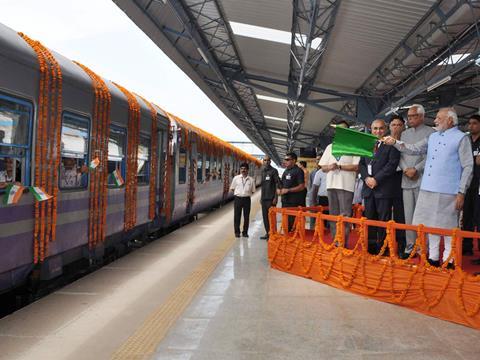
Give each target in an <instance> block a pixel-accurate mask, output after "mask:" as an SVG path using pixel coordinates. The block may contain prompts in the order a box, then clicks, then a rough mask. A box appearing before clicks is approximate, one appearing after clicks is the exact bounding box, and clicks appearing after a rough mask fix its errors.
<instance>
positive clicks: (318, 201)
mask: <svg viewBox="0 0 480 360" xmlns="http://www.w3.org/2000/svg"><path fill="white" fill-rule="evenodd" d="M317 166H318V168H319V169H318V170H317V171H316V172H315V177H314V178H313V181H312V194H311V199H312V206H324V207H328V194H327V173H325V172H323V171H322V168H321V167H320V165H317ZM323 213H324V214H328V210H324V211H323ZM327 224H328V223H327ZM310 228H311V229H314V228H315V218H310Z"/></svg>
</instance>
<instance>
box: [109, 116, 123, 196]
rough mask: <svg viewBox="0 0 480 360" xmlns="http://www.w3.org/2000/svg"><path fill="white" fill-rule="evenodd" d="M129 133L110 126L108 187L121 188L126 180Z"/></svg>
mask: <svg viewBox="0 0 480 360" xmlns="http://www.w3.org/2000/svg"><path fill="white" fill-rule="evenodd" d="M126 140H127V132H126V130H125V129H123V128H120V127H117V126H114V125H112V126H110V136H109V138H108V174H109V175H108V185H109V186H112V187H120V186H122V185H123V184H124V179H125V170H126V169H125V144H126V142H127V141H126Z"/></svg>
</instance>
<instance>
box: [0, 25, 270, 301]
mask: <svg viewBox="0 0 480 360" xmlns="http://www.w3.org/2000/svg"><path fill="white" fill-rule="evenodd" d="M244 161H247V162H248V163H250V167H251V169H252V170H251V175H253V176H254V177H255V179H256V182H257V185H258V184H259V183H260V181H261V175H260V162H259V161H258V160H257V159H255V158H254V157H252V156H250V155H249V154H247V153H245V152H243V151H241V150H239V149H236V148H235V147H233V146H232V145H230V144H228V143H226V142H224V141H222V140H220V139H218V138H217V137H215V136H213V135H211V134H209V133H207V132H205V131H203V130H201V129H199V128H197V127H195V126H193V125H191V124H189V123H187V122H186V121H184V120H182V119H180V118H178V117H176V116H175V115H173V114H170V113H168V112H166V111H164V110H162V109H161V108H159V107H158V106H156V105H155V104H152V103H150V102H149V101H148V100H146V99H144V98H142V97H141V96H139V95H136V94H134V93H132V92H130V91H129V90H127V89H125V88H124V87H122V86H121V85H119V84H116V83H114V82H111V81H108V80H105V79H103V78H102V77H100V76H99V75H97V74H95V73H94V72H93V71H92V70H90V69H89V68H87V67H86V66H84V65H82V64H79V63H75V62H72V61H70V60H68V59H66V58H65V57H63V56H61V55H60V54H57V53H55V52H53V51H50V50H48V49H47V48H45V47H44V46H43V45H42V44H40V43H39V42H36V41H34V40H32V39H30V38H29V37H28V36H26V35H24V34H18V33H16V32H14V31H13V30H11V29H9V28H7V27H5V26H3V25H1V24H0V197H1V198H3V199H4V200H5V201H4V202H2V204H1V205H0V249H1V251H0V293H2V292H6V291H9V290H11V289H13V288H17V287H19V286H22V285H24V284H26V283H27V282H28V283H32V282H33V283H38V282H40V281H48V280H51V279H54V278H56V277H58V276H60V275H62V274H63V272H64V271H65V269H66V268H67V267H68V266H71V265H72V264H76V263H78V262H88V263H89V264H98V263H99V264H101V263H102V261H103V260H104V259H105V257H106V256H107V254H112V253H118V252H122V251H125V249H128V245H129V244H131V242H132V240H135V239H137V240H138V239H144V238H146V237H147V236H148V235H149V234H152V233H155V232H157V231H159V230H161V229H165V228H168V227H171V226H172V225H174V224H181V223H183V222H185V221H187V220H189V219H192V218H193V217H194V216H195V215H196V214H198V213H199V212H202V211H205V210H207V209H210V208H213V207H215V206H218V205H221V204H223V203H224V202H225V201H227V200H229V199H230V198H231V197H232V195H231V193H229V191H228V189H229V185H230V181H231V179H232V178H233V176H234V175H235V174H236V173H237V172H238V169H239V164H240V163H241V162H244ZM14 185H15V186H14ZM12 189H17V191H18V193H17V195H16V196H10V197H9V196H8V195H9V192H12ZM19 195H21V196H19Z"/></svg>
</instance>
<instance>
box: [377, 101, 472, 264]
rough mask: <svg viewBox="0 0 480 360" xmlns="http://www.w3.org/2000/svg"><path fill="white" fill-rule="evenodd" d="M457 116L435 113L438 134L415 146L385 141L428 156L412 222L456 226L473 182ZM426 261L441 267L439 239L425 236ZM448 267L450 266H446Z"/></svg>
mask: <svg viewBox="0 0 480 360" xmlns="http://www.w3.org/2000/svg"><path fill="white" fill-rule="evenodd" d="M457 124H458V117H457V113H456V112H455V110H454V109H453V108H443V109H440V111H439V112H438V113H437V117H436V118H435V126H436V130H437V132H434V133H432V134H431V135H430V136H428V138H426V139H423V140H421V141H420V142H417V143H415V144H407V143H405V142H403V141H396V140H395V139H394V138H392V137H386V138H385V139H384V142H385V143H386V144H388V145H394V146H395V147H396V148H397V149H398V150H400V151H401V152H406V153H412V154H425V153H426V154H427V159H426V163H425V172H424V174H423V178H422V184H421V186H420V193H419V195H418V200H417V206H416V207H415V213H414V214H413V221H412V223H413V224H415V225H418V224H424V225H425V226H430V227H439V228H446V229H452V228H455V227H458V217H459V214H460V210H462V208H463V204H464V200H465V193H466V191H467V188H468V186H469V184H470V181H471V179H472V171H473V158H472V147H471V145H470V139H469V138H468V136H466V134H465V133H463V132H462V131H460V130H458V128H457ZM451 240H452V239H451V237H450V236H445V237H444V252H443V261H445V260H446V259H447V258H448V256H449V255H450V251H451V249H452V244H451ZM428 248H429V253H428V262H429V263H430V264H431V265H433V266H439V265H440V236H439V235H432V234H430V235H428ZM448 267H449V268H452V267H453V264H452V263H450V264H448Z"/></svg>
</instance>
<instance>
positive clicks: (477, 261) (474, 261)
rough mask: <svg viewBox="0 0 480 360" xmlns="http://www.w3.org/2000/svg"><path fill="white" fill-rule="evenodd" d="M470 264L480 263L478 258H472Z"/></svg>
mask: <svg viewBox="0 0 480 360" xmlns="http://www.w3.org/2000/svg"><path fill="white" fill-rule="evenodd" d="M472 265H480V259H473V260H472Z"/></svg>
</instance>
